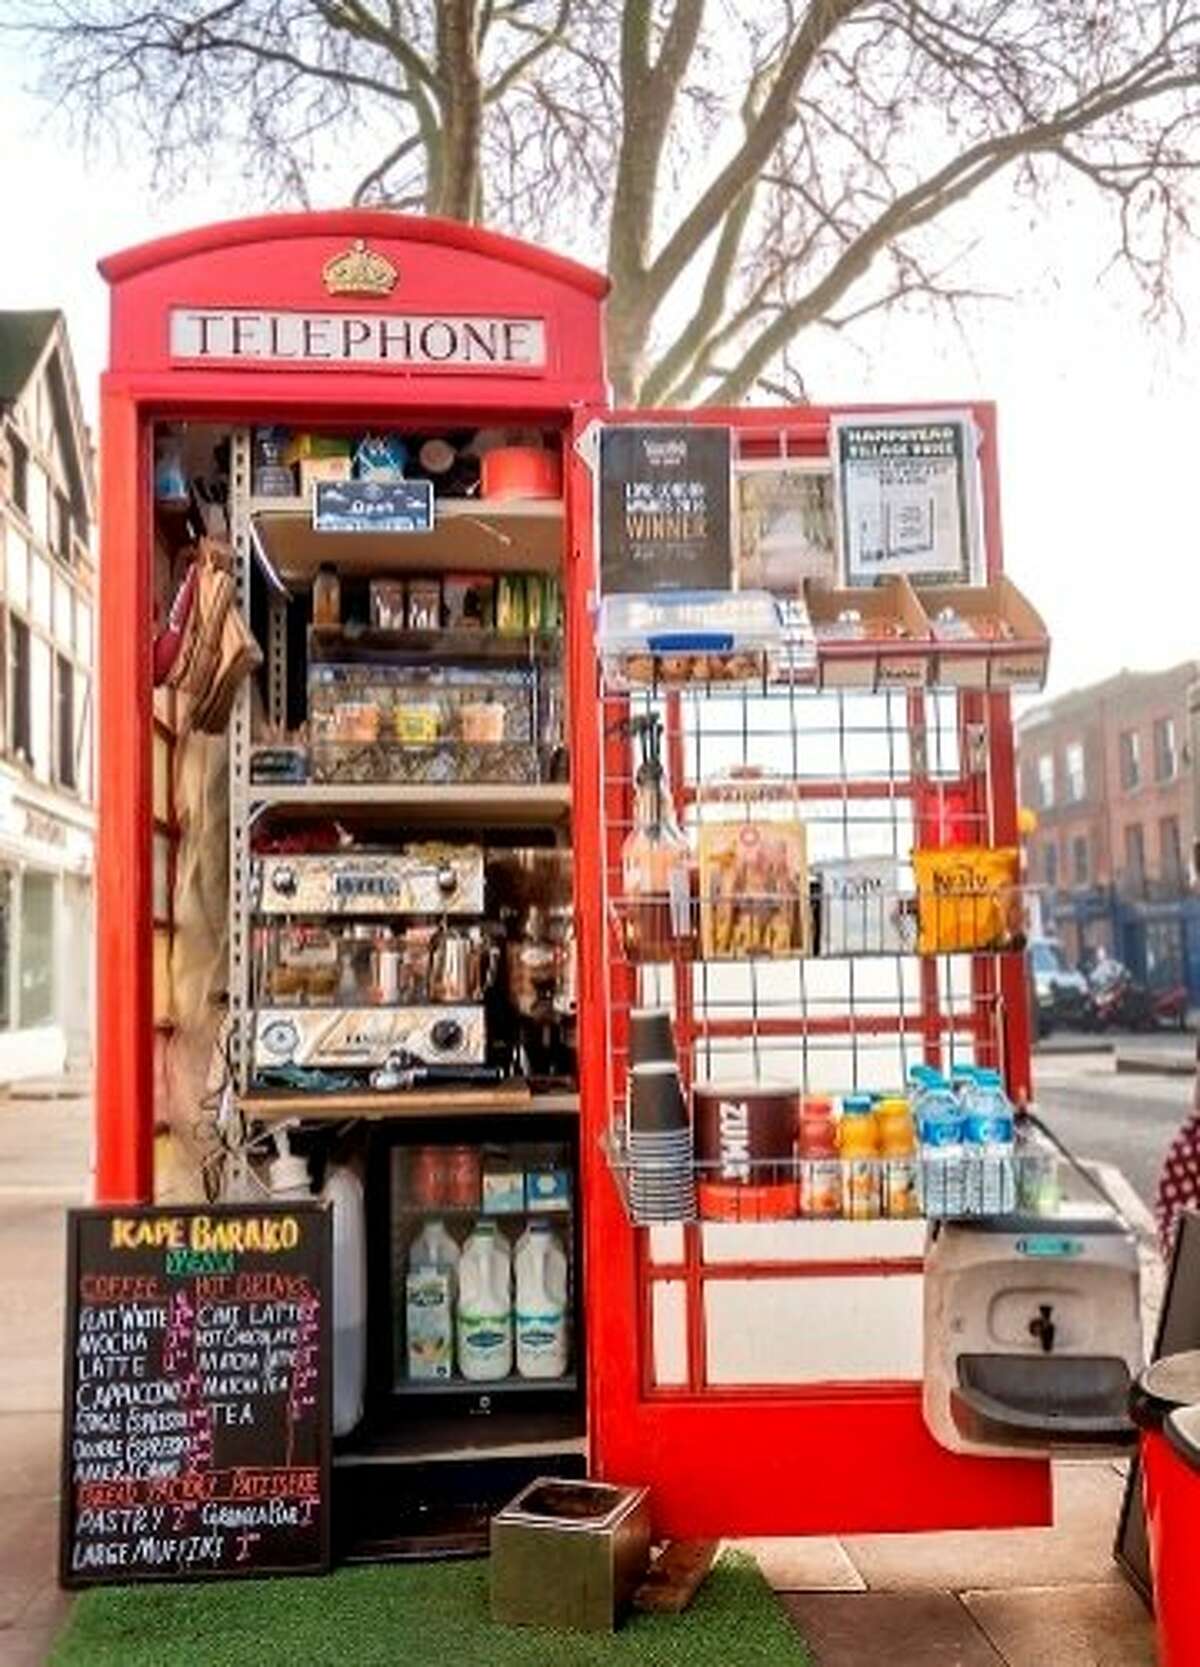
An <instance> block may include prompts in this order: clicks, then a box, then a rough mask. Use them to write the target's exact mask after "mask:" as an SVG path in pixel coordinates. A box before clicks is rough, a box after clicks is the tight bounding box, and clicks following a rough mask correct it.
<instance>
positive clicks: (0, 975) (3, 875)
mask: <svg viewBox="0 0 1200 1667" xmlns="http://www.w3.org/2000/svg"><path fill="white" fill-rule="evenodd" d="M13 884H14V875H13V873H12V870H11V869H8V868H0V1030H8V1029H9V1028H10V1027H11V1025H12V992H11V990H10V989H9V951H10V948H11V945H12V905H13Z"/></svg>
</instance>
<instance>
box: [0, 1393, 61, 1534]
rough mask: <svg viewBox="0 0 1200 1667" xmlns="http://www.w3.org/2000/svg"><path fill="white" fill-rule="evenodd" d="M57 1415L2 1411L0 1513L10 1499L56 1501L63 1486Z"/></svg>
mask: <svg viewBox="0 0 1200 1667" xmlns="http://www.w3.org/2000/svg"><path fill="white" fill-rule="evenodd" d="M60 1437H61V1430H60V1419H59V1415H58V1413H57V1412H0V1510H2V1509H3V1502H4V1501H5V1500H9V1499H55V1498H57V1496H58V1483H59V1441H60Z"/></svg>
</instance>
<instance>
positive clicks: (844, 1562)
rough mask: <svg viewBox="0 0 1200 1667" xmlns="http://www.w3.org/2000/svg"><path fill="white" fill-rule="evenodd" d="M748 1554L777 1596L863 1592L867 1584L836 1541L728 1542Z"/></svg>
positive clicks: (795, 1539)
mask: <svg viewBox="0 0 1200 1667" xmlns="http://www.w3.org/2000/svg"><path fill="white" fill-rule="evenodd" d="M725 1543H726V1544H727V1545H729V1546H732V1547H734V1548H735V1549H736V1550H738V1551H745V1552H748V1553H749V1555H750V1556H751V1557H753V1558H754V1559H755V1561H756V1562H757V1563H758V1566H759V1568H760V1569H761V1570H762V1572H763V1578H764V1579H765V1580H766V1581H767V1583H768V1585H771V1586H773V1587H774V1588H775V1590H776V1591H777V1592H862V1591H865V1589H866V1581H865V1580H864V1579H863V1577H862V1575H861V1574H859V1572H858V1570H857V1569H856V1568H855V1567H854V1564H853V1563H852V1562H851V1561H850V1559H849V1557H847V1555H846V1552H845V1549H844V1548H843V1546H842V1544H841V1542H840V1541H839V1540H830V1539H820V1538H817V1537H807V1536H806V1537H804V1538H800V1537H797V1536H793V1537H787V1536H784V1535H780V1536H777V1537H770V1538H766V1539H745V1540H727V1541H726V1542H725Z"/></svg>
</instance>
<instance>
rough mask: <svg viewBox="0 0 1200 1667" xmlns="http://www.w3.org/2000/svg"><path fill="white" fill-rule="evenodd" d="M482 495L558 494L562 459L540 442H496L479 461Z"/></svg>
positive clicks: (505, 497)
mask: <svg viewBox="0 0 1200 1667" xmlns="http://www.w3.org/2000/svg"><path fill="white" fill-rule="evenodd" d="M480 478H481V488H482V496H483V497H485V498H491V499H494V500H498V501H501V502H503V501H504V500H505V499H508V498H561V497H562V459H561V458H560V457H559V455H558V453H557V452H556V451H548V450H547V449H546V448H545V447H542V446H496V447H495V448H494V449H493V450H492V451H487V452H484V454H483V460H482V463H481V465H480Z"/></svg>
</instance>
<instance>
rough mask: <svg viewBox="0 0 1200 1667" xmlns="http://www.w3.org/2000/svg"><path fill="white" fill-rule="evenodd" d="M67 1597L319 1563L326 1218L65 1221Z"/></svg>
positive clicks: (221, 1215)
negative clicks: (76, 1591) (110, 1587)
mask: <svg viewBox="0 0 1200 1667" xmlns="http://www.w3.org/2000/svg"><path fill="white" fill-rule="evenodd" d="M67 1233H68V1244H67V1305H66V1307H67V1319H66V1339H65V1348H64V1356H65V1359H64V1386H63V1477H62V1538H61V1552H60V1576H61V1579H62V1583H63V1585H65V1586H83V1585H90V1584H93V1583H95V1582H101V1581H104V1582H118V1583H123V1582H125V1581H133V1580H194V1579H201V1578H205V1577H212V1576H219V1577H228V1576H232V1575H244V1574H285V1573H301V1572H315V1571H318V1570H321V1569H326V1568H328V1566H329V1422H330V1421H329V1400H330V1397H329V1377H330V1362H331V1350H330V1316H329V1291H330V1280H329V1264H330V1223H329V1212H328V1210H327V1208H326V1207H325V1206H324V1205H321V1204H316V1203H313V1204H288V1205H271V1204H264V1205H215V1206H213V1207H211V1208H191V1207H188V1208H181V1209H167V1208H149V1209H137V1208H130V1209H117V1208H113V1209H102V1210H101V1209H96V1210H73V1211H71V1212H70V1215H69V1217H68V1224H67Z"/></svg>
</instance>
